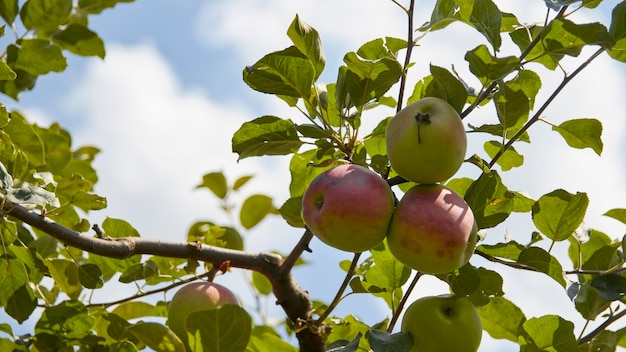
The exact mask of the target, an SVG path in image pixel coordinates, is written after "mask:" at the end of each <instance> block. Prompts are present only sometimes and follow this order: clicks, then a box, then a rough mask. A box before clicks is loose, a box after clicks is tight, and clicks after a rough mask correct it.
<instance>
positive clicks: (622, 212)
mask: <svg viewBox="0 0 626 352" xmlns="http://www.w3.org/2000/svg"><path fill="white" fill-rule="evenodd" d="M603 215H604V216H608V217H611V218H613V219H615V220H617V221H620V222H622V223H624V224H626V209H625V208H615V209H611V210H609V211H607V212H606V213H604V214H603Z"/></svg>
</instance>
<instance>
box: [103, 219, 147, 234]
mask: <svg viewBox="0 0 626 352" xmlns="http://www.w3.org/2000/svg"><path fill="white" fill-rule="evenodd" d="M102 229H103V230H104V233H105V235H106V236H108V237H113V238H120V237H140V236H139V232H137V230H135V228H134V227H133V226H132V225H131V224H129V223H128V222H127V221H126V220H122V219H115V218H109V217H107V218H106V219H104V221H103V222H102Z"/></svg>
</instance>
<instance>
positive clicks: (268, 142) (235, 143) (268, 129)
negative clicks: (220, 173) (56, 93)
mask: <svg viewBox="0 0 626 352" xmlns="http://www.w3.org/2000/svg"><path fill="white" fill-rule="evenodd" d="M301 145H302V142H301V141H300V138H299V137H298V131H297V130H296V127H295V125H294V124H293V122H291V121H290V120H283V119H281V118H278V117H276V116H263V117H259V118H256V119H254V120H252V121H248V122H244V123H243V125H241V127H240V128H239V130H237V132H235V134H234V135H233V138H232V148H233V152H235V153H237V154H239V160H241V159H243V158H247V157H250V156H260V155H287V154H291V153H295V152H296V151H297V150H298V149H299V148H300V146H301Z"/></svg>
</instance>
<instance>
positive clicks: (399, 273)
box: [368, 241, 411, 292]
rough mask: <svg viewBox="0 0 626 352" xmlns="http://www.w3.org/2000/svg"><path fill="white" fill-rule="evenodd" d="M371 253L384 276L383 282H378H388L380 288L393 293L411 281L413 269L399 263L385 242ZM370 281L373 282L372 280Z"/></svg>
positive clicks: (382, 277)
mask: <svg viewBox="0 0 626 352" xmlns="http://www.w3.org/2000/svg"><path fill="white" fill-rule="evenodd" d="M370 252H371V253H372V258H373V259H374V265H375V266H376V267H377V268H379V269H380V274H382V276H381V277H380V279H381V280H380V281H378V282H379V283H382V282H386V285H379V286H380V287H382V288H386V289H387V290H388V291H389V292H391V291H393V289H395V288H399V287H402V285H404V284H405V283H406V282H407V281H408V280H409V277H410V276H411V269H409V268H408V267H406V266H405V265H404V264H402V263H401V262H399V261H398V260H397V259H396V258H395V257H394V256H393V254H391V252H390V251H389V248H388V246H387V242H386V241H383V243H381V244H380V245H378V246H377V247H375V248H373V249H372V250H371V251H370ZM368 281H369V282H371V281H370V280H368Z"/></svg>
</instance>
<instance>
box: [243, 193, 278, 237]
mask: <svg viewBox="0 0 626 352" xmlns="http://www.w3.org/2000/svg"><path fill="white" fill-rule="evenodd" d="M275 212H276V208H274V205H273V204H272V198H270V197H268V196H266V195H262V194H255V195H252V196H250V197H248V198H247V199H246V200H245V201H244V202H243V205H242V206H241V211H240V212H239V220H240V221H241V225H242V226H243V227H244V228H246V229H251V228H253V227H254V226H256V225H257V224H258V223H259V222H261V220H263V219H264V218H265V216H266V215H268V214H270V213H275Z"/></svg>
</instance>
